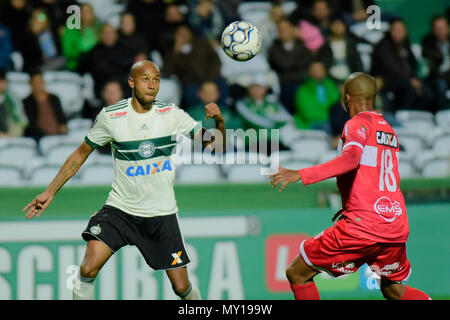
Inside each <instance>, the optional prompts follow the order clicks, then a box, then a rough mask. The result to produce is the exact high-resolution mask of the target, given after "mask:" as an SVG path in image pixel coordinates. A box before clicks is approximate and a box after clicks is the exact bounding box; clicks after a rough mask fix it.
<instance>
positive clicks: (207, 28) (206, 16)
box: [189, 0, 225, 47]
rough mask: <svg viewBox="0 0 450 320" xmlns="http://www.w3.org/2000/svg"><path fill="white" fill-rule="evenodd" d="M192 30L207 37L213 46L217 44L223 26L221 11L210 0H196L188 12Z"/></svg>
mask: <svg viewBox="0 0 450 320" xmlns="http://www.w3.org/2000/svg"><path fill="white" fill-rule="evenodd" d="M189 24H190V25H191V26H192V29H193V31H194V32H195V33H196V34H197V35H200V36H203V37H205V38H206V39H208V40H209V41H210V42H211V44H213V46H214V47H216V46H218V45H219V41H220V37H221V35H222V31H223V29H224V27H225V24H224V20H223V17H222V13H221V12H220V10H219V8H218V7H217V6H216V4H215V3H213V1H212V0H197V1H196V2H194V6H193V8H192V9H191V12H190V14H189Z"/></svg>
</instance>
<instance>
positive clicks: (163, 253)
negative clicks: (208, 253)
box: [81, 205, 190, 270]
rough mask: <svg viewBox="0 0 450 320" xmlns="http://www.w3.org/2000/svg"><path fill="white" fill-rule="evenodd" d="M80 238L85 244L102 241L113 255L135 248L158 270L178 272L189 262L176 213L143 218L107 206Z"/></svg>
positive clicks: (95, 215) (92, 217) (92, 218)
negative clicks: (126, 246) (131, 246)
mask: <svg viewBox="0 0 450 320" xmlns="http://www.w3.org/2000/svg"><path fill="white" fill-rule="evenodd" d="M81 236H82V237H83V239H84V240H86V241H89V240H100V241H102V242H103V243H105V244H106V245H107V246H108V247H109V248H110V249H111V251H112V252H113V253H115V252H116V251H117V250H119V249H120V248H122V247H123V246H125V245H135V246H136V247H137V248H138V249H139V251H140V252H141V253H142V255H143V257H144V259H145V261H146V262H147V264H148V265H149V266H150V267H151V268H152V269H155V270H158V269H164V270H167V269H176V268H180V267H182V266H185V265H186V264H188V263H189V262H190V259H189V255H188V253H187V252H186V246H185V244H184V239H183V236H182V235H181V231H180V227H179V226H178V218H177V214H176V213H174V214H170V215H167V216H157V217H151V218H143V217H137V216H133V215H130V214H127V213H125V212H123V211H121V210H119V209H117V208H115V207H112V206H109V205H105V206H103V208H102V209H101V210H99V211H97V212H96V213H94V214H93V215H92V216H91V218H90V219H89V224H88V226H87V228H86V229H85V230H84V231H83V233H82V234H81Z"/></svg>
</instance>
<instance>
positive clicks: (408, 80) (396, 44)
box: [371, 19, 428, 111]
mask: <svg viewBox="0 0 450 320" xmlns="http://www.w3.org/2000/svg"><path fill="white" fill-rule="evenodd" d="M371 73H372V74H373V75H374V76H379V77H381V78H382V79H383V82H384V89H383V91H384V92H383V93H384V94H386V95H387V96H391V95H393V101H392V106H391V107H390V108H392V111H396V110H398V109H415V108H427V107H428V106H427V102H426V100H427V97H426V93H427V92H426V89H425V88H424V85H423V83H422V81H421V80H420V79H419V77H418V75H417V60H416V58H415V57H414V54H413V52H412V50H411V43H410V41H409V38H408V33H407V29H406V26H405V23H404V22H403V21H402V20H400V19H396V20H393V21H392V22H391V25H390V28H389V32H387V33H386V35H385V37H384V38H383V39H382V40H381V41H380V42H379V43H378V44H377V45H376V46H375V47H374V50H373V53H372V72H371Z"/></svg>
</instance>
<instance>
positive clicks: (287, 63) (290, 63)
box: [268, 18, 312, 114]
mask: <svg viewBox="0 0 450 320" xmlns="http://www.w3.org/2000/svg"><path fill="white" fill-rule="evenodd" d="M277 31H278V39H276V40H275V41H274V42H273V43H272V46H271V47H270V49H269V56H268V60H269V64H270V66H271V68H272V69H273V70H274V71H275V72H276V73H277V75H278V78H279V81H280V85H281V94H280V101H281V103H282V104H283V105H284V106H285V107H286V109H287V110H288V111H289V112H291V113H292V114H293V113H295V106H294V95H295V90H296V88H297V87H298V86H299V84H300V83H301V82H302V81H303V80H304V78H305V76H306V75H307V72H308V66H309V63H310V61H311V60H312V54H311V52H310V51H309V50H308V49H307V48H306V47H305V45H304V44H303V41H302V40H300V39H299V38H297V37H296V34H295V27H294V25H293V24H292V23H291V22H290V21H289V20H288V19H285V18H283V19H281V20H280V21H279V22H278V24H277Z"/></svg>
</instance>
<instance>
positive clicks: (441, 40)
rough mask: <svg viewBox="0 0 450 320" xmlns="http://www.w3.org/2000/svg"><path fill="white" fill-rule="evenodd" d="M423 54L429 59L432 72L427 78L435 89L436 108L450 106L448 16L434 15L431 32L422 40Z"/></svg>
mask: <svg viewBox="0 0 450 320" xmlns="http://www.w3.org/2000/svg"><path fill="white" fill-rule="evenodd" d="M422 56H423V57H424V58H425V59H427V61H428V65H429V68H430V74H429V77H428V79H427V81H428V83H430V86H431V88H432V89H433V93H434V94H433V95H434V97H435V99H434V103H433V105H435V106H436V109H435V110H432V111H437V110H439V109H448V108H450V104H449V99H447V97H446V92H447V90H449V88H450V37H449V29H448V21H447V18H446V17H445V16H443V15H437V16H435V17H433V19H432V22H431V32H430V33H429V34H427V35H426V36H425V37H424V38H423V40H422Z"/></svg>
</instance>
